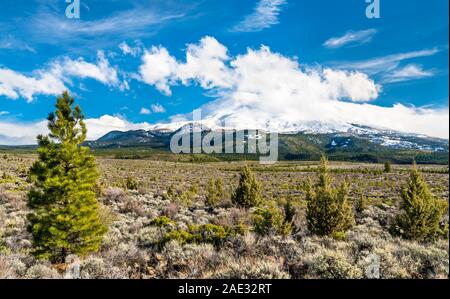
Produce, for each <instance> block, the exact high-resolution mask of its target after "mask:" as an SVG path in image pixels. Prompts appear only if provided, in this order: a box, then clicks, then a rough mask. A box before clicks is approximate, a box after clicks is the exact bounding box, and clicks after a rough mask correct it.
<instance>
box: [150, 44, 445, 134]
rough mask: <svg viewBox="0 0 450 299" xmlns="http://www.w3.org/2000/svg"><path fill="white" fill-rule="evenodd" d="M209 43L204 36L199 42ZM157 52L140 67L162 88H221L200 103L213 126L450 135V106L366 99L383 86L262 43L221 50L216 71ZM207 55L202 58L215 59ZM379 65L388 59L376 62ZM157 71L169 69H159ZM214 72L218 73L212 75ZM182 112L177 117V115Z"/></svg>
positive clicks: (394, 59)
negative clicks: (191, 67) (321, 126)
mask: <svg viewBox="0 0 450 299" xmlns="http://www.w3.org/2000/svg"><path fill="white" fill-rule="evenodd" d="M206 45H207V43H202V42H200V44H199V45H198V46H197V47H199V48H202V47H207V46H206ZM222 50H224V49H222ZM188 51H189V47H188ZM153 52H155V53H154V54H156V55H161V54H160V53H164V54H163V55H162V58H163V59H161V60H158V59H154V60H155V63H156V67H153V65H152V63H151V61H150V60H149V59H143V62H144V66H145V67H144V66H142V67H141V71H142V70H143V69H144V70H145V71H146V72H145V74H142V75H143V76H144V75H146V76H148V77H150V78H158V80H147V81H148V83H149V84H152V85H155V86H156V87H157V88H158V89H160V90H161V91H162V92H165V93H166V94H170V86H172V85H176V84H180V83H181V84H187V81H193V82H197V83H198V84H200V85H201V86H203V87H204V88H205V89H213V90H216V89H217V90H218V92H217V93H215V96H216V97H217V99H216V100H215V101H213V102H211V103H209V104H207V105H205V106H203V107H202V110H203V112H204V116H205V118H206V122H210V123H211V125H221V124H219V123H218V122H220V121H221V120H223V119H227V120H231V121H234V123H235V125H236V124H238V125H240V126H242V127H259V128H269V129H270V128H275V129H287V128H299V129H301V128H302V126H303V125H305V124H307V125H308V126H310V125H311V124H318V123H326V124H331V125H332V126H334V127H345V126H346V125H347V126H348V124H352V123H356V124H361V125H367V126H371V127H377V128H389V129H393V130H398V131H403V132H412V133H420V134H427V135H430V136H436V137H443V138H448V134H449V133H448V127H447V126H444V125H443V124H446V123H448V108H446V109H441V110H435V109H423V108H416V107H407V106H405V105H402V104H396V105H394V106H392V107H380V106H377V105H374V104H368V103H364V102H369V101H372V100H375V99H377V98H378V96H379V92H380V90H381V86H380V85H378V84H376V83H375V82H374V81H373V80H372V79H370V78H369V76H368V75H366V74H364V73H362V72H360V71H357V70H352V71H346V70H339V69H338V70H336V69H331V68H325V69H322V68H319V67H316V68H306V67H302V66H301V65H300V64H299V63H298V62H297V60H295V59H291V58H289V57H285V56H283V55H281V54H278V53H274V52H272V51H271V50H270V49H269V48H268V47H265V46H262V47H261V48H260V49H258V50H254V49H248V50H247V52H246V53H245V54H242V55H238V56H236V57H227V58H225V56H220V57H221V59H220V61H221V63H223V65H222V64H219V65H220V68H214V71H211V69H209V68H205V69H202V68H199V69H198V70H196V72H192V73H190V75H188V76H184V77H183V78H181V77H182V76H180V74H179V69H180V65H182V64H180V63H178V62H177V61H176V60H175V58H173V57H172V56H170V54H169V53H168V51H167V50H166V49H165V48H162V47H159V48H157V51H153ZM434 52H435V51H434V50H430V51H422V52H414V53H406V54H401V55H396V56H391V57H388V58H387V59H382V60H383V61H390V62H398V61H401V60H402V59H407V58H408V57H417V56H423V55H432V54H433V53H434ZM222 53H226V51H222ZM205 57H206V58H205V59H204V61H203V62H202V64H204V65H207V64H208V62H210V61H214V60H215V59H217V57H213V58H212V57H211V56H205ZM147 58H148V57H147ZM153 58H155V57H153ZM161 64H162V65H164V67H162V66H161ZM186 64H188V62H187V63H186ZM379 64H382V63H381V62H378V63H374V64H370V65H379ZM158 70H163V72H161V73H158ZM202 70H204V71H202ZM220 72H221V74H220ZM212 74H214V77H211V75H212ZM207 77H208V78H221V80H210V81H208V82H209V84H204V78H207ZM161 82H163V84H161ZM223 82H226V83H227V84H226V85H225V84H223ZM161 86H164V88H161ZM184 118H185V117H183V116H178V119H184ZM308 126H306V127H308Z"/></svg>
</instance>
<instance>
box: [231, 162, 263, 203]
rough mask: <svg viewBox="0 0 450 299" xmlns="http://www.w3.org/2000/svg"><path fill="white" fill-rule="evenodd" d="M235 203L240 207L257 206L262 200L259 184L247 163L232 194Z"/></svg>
mask: <svg viewBox="0 0 450 299" xmlns="http://www.w3.org/2000/svg"><path fill="white" fill-rule="evenodd" d="M232 201H233V203H234V204H235V205H237V206H239V207H242V208H246V209H249V208H253V207H258V206H259V205H260V204H261V202H262V197H261V192H260V185H259V183H258V181H257V180H256V178H255V175H254V174H253V172H252V170H251V169H250V167H249V166H248V165H246V166H245V167H244V169H243V170H242V173H241V177H240V179H239V186H238V188H237V189H236V191H235V192H234V194H233V196H232Z"/></svg>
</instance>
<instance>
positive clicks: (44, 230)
mask: <svg viewBox="0 0 450 299" xmlns="http://www.w3.org/2000/svg"><path fill="white" fill-rule="evenodd" d="M73 103H74V99H73V98H72V97H70V96H69V94H68V93H67V92H64V93H63V95H62V96H61V97H59V98H58V99H57V103H56V113H50V115H49V116H48V128H49V130H50V135H49V136H38V138H37V139H38V144H39V149H38V155H39V158H38V161H36V162H35V163H34V164H33V166H32V167H31V169H30V172H29V176H30V180H31V182H32V183H33V187H32V189H31V190H30V192H29V193H28V206H29V207H30V208H31V209H32V212H31V213H30V214H29V215H28V220H29V226H28V230H29V231H30V233H31V234H32V236H33V246H34V249H35V250H34V254H35V255H36V256H38V257H39V258H48V259H50V260H51V261H53V262H63V261H64V260H65V258H66V256H67V255H69V254H77V255H80V256H84V255H86V254H87V253H89V252H95V251H97V250H98V248H99V246H100V244H101V241H102V238H103V235H104V234H105V232H106V230H107V228H106V227H105V226H104V225H103V224H102V223H101V220H100V217H99V204H98V202H97V200H96V194H95V188H96V182H97V179H98V176H99V175H98V172H97V169H96V164H95V160H94V157H93V156H91V155H90V154H89V149H88V148H86V147H82V146H81V144H82V142H83V141H84V140H85V139H86V133H87V130H86V125H85V124H84V121H83V119H84V116H83V115H82V113H81V109H80V107H79V106H76V107H75V108H74V109H72V105H73Z"/></svg>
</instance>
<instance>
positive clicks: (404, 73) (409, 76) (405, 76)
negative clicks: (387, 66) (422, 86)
mask: <svg viewBox="0 0 450 299" xmlns="http://www.w3.org/2000/svg"><path fill="white" fill-rule="evenodd" d="M432 76H434V72H433V71H426V70H424V69H422V67H421V66H420V65H416V64H408V65H406V66H405V67H403V68H398V69H396V70H394V71H392V72H390V73H387V74H386V75H384V76H383V82H386V83H395V82H403V81H409V80H416V79H422V78H428V77H432Z"/></svg>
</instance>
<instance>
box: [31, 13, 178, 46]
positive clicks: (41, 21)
mask: <svg viewBox="0 0 450 299" xmlns="http://www.w3.org/2000/svg"><path fill="white" fill-rule="evenodd" d="M177 10H181V8H178V9H177ZM184 15H185V13H183V12H176V11H174V10H171V12H168V13H167V12H163V11H160V10H157V9H155V8H148V7H147V8H146V7H136V8H133V9H131V10H127V11H121V12H119V13H116V14H113V15H111V16H108V17H105V18H102V19H94V20H87V19H85V18H81V19H79V20H73V19H68V18H66V17H65V16H64V14H61V13H59V12H51V11H41V12H39V13H37V14H35V15H34V16H33V18H32V19H31V20H29V22H27V24H29V27H30V31H31V32H32V33H33V35H34V37H35V38H36V39H38V40H40V41H45V42H48V43H61V42H75V41H80V40H83V41H86V42H90V41H91V40H94V41H95V43H93V44H92V45H93V46H95V44H96V43H97V48H98V42H104V40H103V39H102V38H105V37H107V38H105V39H106V40H109V41H110V42H115V41H116V40H117V39H119V38H124V37H126V38H132V37H139V36H146V35H149V34H151V33H152V32H153V31H155V30H157V29H158V27H159V26H162V25H164V24H166V23H168V22H170V21H174V20H177V19H181V18H183V17H184ZM92 37H97V38H96V39H92Z"/></svg>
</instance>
